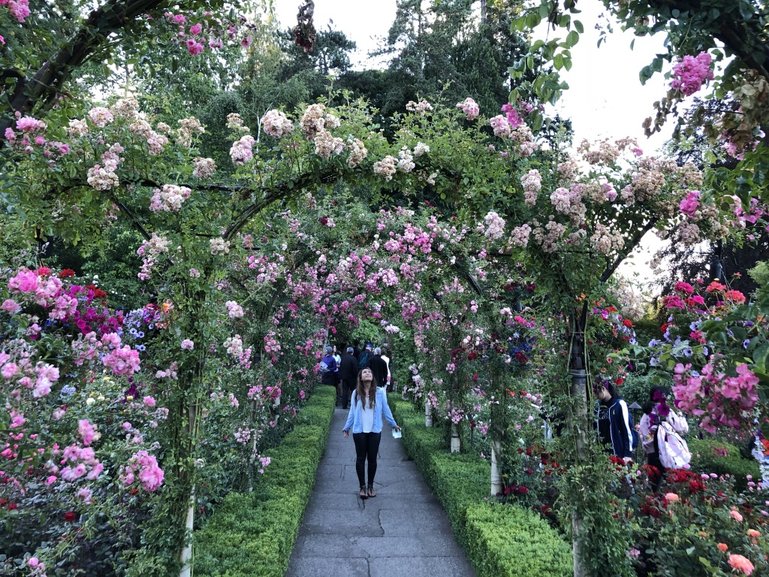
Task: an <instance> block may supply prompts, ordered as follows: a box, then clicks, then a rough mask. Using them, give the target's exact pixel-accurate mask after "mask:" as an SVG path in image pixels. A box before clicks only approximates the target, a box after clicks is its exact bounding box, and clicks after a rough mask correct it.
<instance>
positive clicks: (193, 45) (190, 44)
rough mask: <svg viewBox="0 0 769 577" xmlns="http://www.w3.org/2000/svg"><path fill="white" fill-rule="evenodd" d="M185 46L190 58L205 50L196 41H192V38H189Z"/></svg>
mask: <svg viewBox="0 0 769 577" xmlns="http://www.w3.org/2000/svg"><path fill="white" fill-rule="evenodd" d="M186 46H187V52H189V53H190V54H191V55H192V56H197V55H198V54H200V53H201V52H203V50H204V49H205V46H203V44H202V43H200V42H198V41H197V40H194V39H193V38H189V39H188V40H187V42H186Z"/></svg>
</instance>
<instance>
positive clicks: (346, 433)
mask: <svg viewBox="0 0 769 577" xmlns="http://www.w3.org/2000/svg"><path fill="white" fill-rule="evenodd" d="M342 432H343V433H344V438H345V439H346V438H347V437H349V436H350V431H347V430H345V431H342Z"/></svg>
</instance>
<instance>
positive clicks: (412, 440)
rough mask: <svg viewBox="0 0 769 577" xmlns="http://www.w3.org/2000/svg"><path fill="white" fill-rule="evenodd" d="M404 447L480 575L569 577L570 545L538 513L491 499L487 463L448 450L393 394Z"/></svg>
mask: <svg viewBox="0 0 769 577" xmlns="http://www.w3.org/2000/svg"><path fill="white" fill-rule="evenodd" d="M390 406H391V407H392V409H393V412H394V413H395V414H396V419H397V421H398V423H399V424H400V425H401V426H402V427H403V446H404V448H405V449H406V452H407V453H408V454H409V456H410V457H411V458H412V459H413V460H414V462H415V463H416V465H417V468H419V470H420V471H421V472H422V475H423V476H424V478H425V480H426V481H427V483H428V484H429V485H430V487H431V488H432V490H433V491H434V492H435V495H436V497H438V500H439V501H440V502H441V504H442V505H443V508H444V509H445V510H446V513H447V514H448V516H449V520H450V521H451V526H452V528H453V529H454V534H455V535H456V537H457V540H458V541H459V543H460V544H461V545H462V546H463V547H464V549H465V551H467V554H468V557H469V558H470V560H471V562H472V563H473V565H474V566H475V568H476V572H477V574H478V577H570V576H571V575H572V573H573V569H572V553H571V546H570V545H569V544H568V543H566V541H564V539H563V538H562V537H561V536H560V535H559V534H558V533H557V532H556V531H555V530H554V529H553V528H552V527H550V526H549V525H548V524H547V522H545V521H544V520H543V519H542V518H541V517H540V516H539V515H538V514H537V513H535V512H533V511H529V510H527V509H523V508H521V507H518V506H515V505H503V504H500V503H491V502H489V500H488V494H489V483H490V479H489V464H488V463H487V462H485V461H484V460H483V459H481V458H480V457H476V456H473V455H465V454H451V453H447V452H446V447H445V445H444V442H443V438H444V437H443V433H442V431H440V430H438V429H427V428H425V426H424V416H423V415H420V414H419V413H417V412H415V411H414V409H413V407H412V405H411V404H410V403H408V402H406V401H403V400H401V399H397V398H394V397H393V398H391V400H390Z"/></svg>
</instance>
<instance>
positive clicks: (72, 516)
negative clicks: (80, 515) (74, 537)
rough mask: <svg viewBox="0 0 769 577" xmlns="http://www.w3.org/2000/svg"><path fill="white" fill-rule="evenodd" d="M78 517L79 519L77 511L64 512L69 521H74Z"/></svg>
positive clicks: (65, 518) (66, 519)
mask: <svg viewBox="0 0 769 577" xmlns="http://www.w3.org/2000/svg"><path fill="white" fill-rule="evenodd" d="M76 519H77V513H75V512H74V511H67V512H66V513H64V520H65V521H67V522H68V523H72V522H73V521H75V520H76Z"/></svg>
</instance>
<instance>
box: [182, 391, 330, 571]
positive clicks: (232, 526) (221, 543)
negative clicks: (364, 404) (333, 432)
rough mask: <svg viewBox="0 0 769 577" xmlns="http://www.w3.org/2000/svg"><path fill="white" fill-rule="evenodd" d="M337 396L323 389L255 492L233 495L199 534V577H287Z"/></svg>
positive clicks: (196, 539)
mask: <svg viewBox="0 0 769 577" xmlns="http://www.w3.org/2000/svg"><path fill="white" fill-rule="evenodd" d="M335 400H336V392H335V391H334V390H333V389H332V388H330V387H318V388H317V389H316V390H315V392H314V393H313V394H312V396H311V397H310V399H309V400H308V401H307V403H306V405H305V406H304V407H303V408H302V409H301V411H300V412H299V415H298V416H297V420H296V423H295V425H294V428H293V429H292V430H291V432H289V433H288V434H287V435H286V436H285V437H284V439H283V441H282V442H281V444H280V445H279V446H277V447H275V448H274V449H270V450H269V451H267V452H266V454H267V456H269V457H270V459H271V460H272V462H271V463H270V465H269V467H267V469H266V470H265V473H264V475H263V476H262V477H261V478H260V479H259V483H258V484H257V486H256V487H255V489H254V491H253V492H252V493H231V494H229V495H228V496H227V497H226V498H225V499H224V501H222V503H220V504H219V505H218V506H217V508H216V510H215V511H214V513H213V515H212V516H211V518H210V519H208V521H207V522H206V523H205V525H204V526H203V527H202V528H201V529H200V530H198V531H196V532H195V534H194V536H193V539H194V542H195V547H194V555H195V556H194V574H195V575H197V576H198V577H282V576H283V575H284V574H285V572H286V569H287V568H288V562H289V559H290V558H291V550H292V549H293V547H294V542H295V541H296V536H297V533H298V532H299V526H300V524H301V522H302V515H304V510H305V507H306V506H307V502H308V501H309V498H310V494H311V493H312V488H313V485H314V484H315V472H316V471H317V469H318V464H319V463H320V459H321V457H322V456H323V451H324V450H325V448H326V442H327V440H328V434H329V428H330V427H331V419H332V417H333V415H334V403H335Z"/></svg>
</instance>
